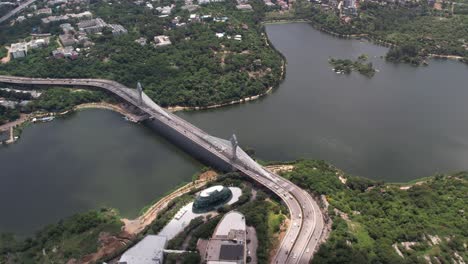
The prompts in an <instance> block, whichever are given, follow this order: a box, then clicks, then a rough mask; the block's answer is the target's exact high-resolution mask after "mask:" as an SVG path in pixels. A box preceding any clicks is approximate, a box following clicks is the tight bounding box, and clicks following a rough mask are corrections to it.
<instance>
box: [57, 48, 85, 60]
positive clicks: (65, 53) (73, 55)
mask: <svg viewBox="0 0 468 264" xmlns="http://www.w3.org/2000/svg"><path fill="white" fill-rule="evenodd" d="M52 55H53V56H54V57H55V58H57V59H59V58H69V59H72V60H74V59H77V58H78V55H79V54H78V52H76V51H75V50H74V49H73V47H65V48H58V49H56V50H54V51H52Z"/></svg>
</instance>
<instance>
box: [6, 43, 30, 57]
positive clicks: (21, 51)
mask: <svg viewBox="0 0 468 264" xmlns="http://www.w3.org/2000/svg"><path fill="white" fill-rule="evenodd" d="M10 55H11V56H12V57H13V59H18V58H24V57H26V55H28V45H27V44H26V42H20V43H13V44H11V46H10Z"/></svg>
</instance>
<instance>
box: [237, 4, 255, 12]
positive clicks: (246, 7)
mask: <svg viewBox="0 0 468 264" xmlns="http://www.w3.org/2000/svg"><path fill="white" fill-rule="evenodd" d="M236 8H237V9H239V10H244V11H251V10H252V6H251V5H250V4H240V5H236Z"/></svg>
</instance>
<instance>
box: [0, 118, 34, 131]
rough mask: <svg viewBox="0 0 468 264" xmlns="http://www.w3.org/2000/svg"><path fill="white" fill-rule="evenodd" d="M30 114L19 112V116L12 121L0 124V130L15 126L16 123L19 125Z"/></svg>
mask: <svg viewBox="0 0 468 264" xmlns="http://www.w3.org/2000/svg"><path fill="white" fill-rule="evenodd" d="M29 117H30V115H29V114H21V115H20V118H19V119H17V120H15V121H13V122H8V123H6V124H3V125H1V126H0V131H7V130H9V129H10V128H11V127H16V126H18V125H21V124H22V123H24V122H26V121H27V120H28V119H29Z"/></svg>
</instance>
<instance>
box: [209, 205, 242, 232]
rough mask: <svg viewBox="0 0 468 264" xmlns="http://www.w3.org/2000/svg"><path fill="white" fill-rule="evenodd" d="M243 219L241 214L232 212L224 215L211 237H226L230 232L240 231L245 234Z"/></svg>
mask: <svg viewBox="0 0 468 264" xmlns="http://www.w3.org/2000/svg"><path fill="white" fill-rule="evenodd" d="M245 229H246V225H245V217H244V215H243V214H241V213H239V212H236V211H232V212H229V213H227V214H225V215H224V217H223V219H221V222H219V224H218V226H217V227H216V230H215V232H214V234H213V237H217V236H228V235H229V232H230V231H231V230H241V231H244V232H245Z"/></svg>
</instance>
